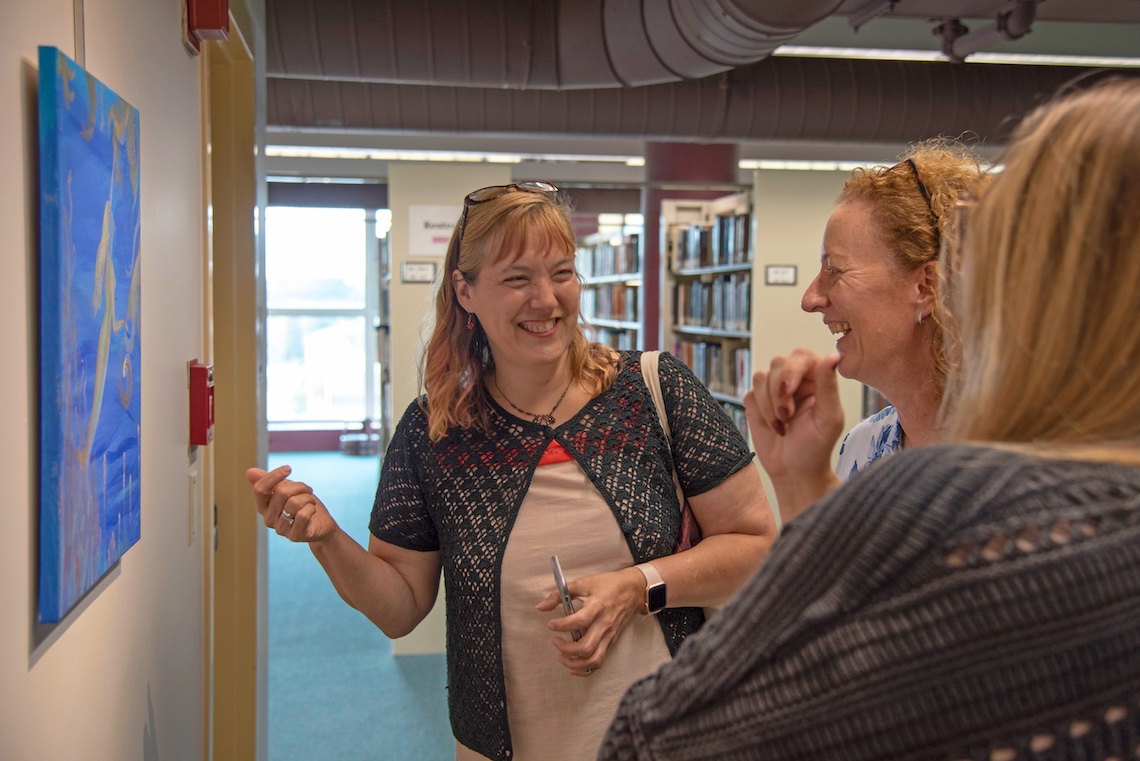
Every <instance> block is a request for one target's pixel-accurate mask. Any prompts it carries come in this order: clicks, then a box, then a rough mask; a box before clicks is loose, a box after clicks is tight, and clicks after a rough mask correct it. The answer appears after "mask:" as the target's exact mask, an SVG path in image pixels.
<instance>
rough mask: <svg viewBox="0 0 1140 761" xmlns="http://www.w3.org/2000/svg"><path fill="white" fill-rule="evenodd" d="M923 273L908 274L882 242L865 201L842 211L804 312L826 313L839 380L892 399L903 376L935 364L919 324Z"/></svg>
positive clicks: (828, 233) (826, 240) (830, 225)
mask: <svg viewBox="0 0 1140 761" xmlns="http://www.w3.org/2000/svg"><path fill="white" fill-rule="evenodd" d="M924 278H925V275H924V273H923V271H922V269H921V268H920V269H918V270H916V271H915V272H914V273H903V272H900V271H899V268H898V265H897V264H895V262H894V260H893V258H892V255H891V250H890V248H888V247H887V245H886V244H885V243H884V242H883V241H882V239H881V238H880V237H879V234H878V232H877V229H876V227H875V224H874V222H873V220H872V216H871V207H870V206H869V205H868V204H865V203H861V202H858V201H853V202H847V203H842V204H840V205H839V206H837V207H835V210H834V211H833V212H832V213H831V217H830V218H829V219H828V221H827V228H826V229H825V231H824V234H823V249H822V251H821V253H820V271H819V274H818V275H816V277H815V279H814V280H812V282H811V284H810V285H809V286H808V289H807V291H806V292H805V293H804V296H803V300H802V301H801V303H800V305H801V307H802V308H803V310H804V311H805V312H819V313H820V314H821V315H822V316H823V321H824V323H825V324H826V325H827V326H828V328H829V329H830V330H831V332H832V333H833V334H835V335H836V336H837V337H838V338H837V340H836V342H835V348H836V350H838V352H839V355H840V359H839V366H838V369H839V373H840V374H841V375H843V376H844V377H845V378H852V379H854V380H858V381H861V382H862V383H866V384H867V385H869V386H872V387H874V388H877V389H879V390H880V391H884V392H885V390H886V389H889V388H890V387H891V385H892V381H893V380H896V379H897V378H898V376H899V373H900V371H901V368H903V367H906V366H913V363H914V362H915V361H917V360H921V361H923V362H926V363H929V362H930V348H929V345H928V341H927V340H926V339H925V338H924V331H923V329H922V327H921V326H920V325H919V324H918V314H919V312H920V310H923V309H927V310H928V309H929V307H927V306H926V304H925V303H924V300H923V298H922V294H923V288H922V283H923V281H924Z"/></svg>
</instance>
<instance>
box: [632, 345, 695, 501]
mask: <svg viewBox="0 0 1140 761" xmlns="http://www.w3.org/2000/svg"><path fill="white" fill-rule="evenodd" d="M660 357H661V352H659V351H644V352H642V353H641V377H642V378H643V379H644V380H645V385H646V386H648V387H649V395H650V396H652V397H653V406H654V407H656V408H657V418H658V419H659V420H660V421H661V427H662V428H663V429H665V437H666V438H667V439H668V440H669V448H670V449H672V448H673V432H672V431H670V430H669V418H668V417H667V416H666V414H665V400H664V398H663V397H662V396H661V378H660V376H659V374H658V372H657V365H658V359H659V358H660ZM673 486H675V487H676V488H677V504H678V505H680V506H681V507H682V508H684V507H685V492H684V490H683V489H682V488H681V482H680V481H678V480H677V469H676V468H673Z"/></svg>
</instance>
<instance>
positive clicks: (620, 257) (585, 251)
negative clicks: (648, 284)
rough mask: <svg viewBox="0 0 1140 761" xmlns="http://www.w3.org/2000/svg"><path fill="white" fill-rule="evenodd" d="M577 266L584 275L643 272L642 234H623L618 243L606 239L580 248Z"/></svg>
mask: <svg viewBox="0 0 1140 761" xmlns="http://www.w3.org/2000/svg"><path fill="white" fill-rule="evenodd" d="M577 259H578V260H577V263H576V266H577V268H578V273H579V274H580V275H582V277H602V276H605V275H624V274H640V273H641V236H640V235H637V234H629V235H625V236H622V238H621V240H620V242H618V243H617V244H616V245H615V244H614V242H613V241H610V240H605V241H599V242H597V243H592V244H590V245H588V246H583V247H581V248H579V249H578V256H577Z"/></svg>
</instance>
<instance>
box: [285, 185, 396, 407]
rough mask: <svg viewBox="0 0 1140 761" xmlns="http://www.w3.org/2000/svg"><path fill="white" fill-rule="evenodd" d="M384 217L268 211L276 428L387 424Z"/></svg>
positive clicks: (320, 210) (359, 212)
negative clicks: (382, 340) (382, 386)
mask: <svg viewBox="0 0 1140 761" xmlns="http://www.w3.org/2000/svg"><path fill="white" fill-rule="evenodd" d="M379 284H380V276H379V245H378V244H377V238H376V215H375V214H373V213H371V212H365V211H364V210H362V209H331V208H301V207H287V206H271V207H269V208H268V209H266V224H265V292H266V309H267V320H266V336H265V339H266V358H267V366H266V386H267V388H266V416H267V422H268V423H269V425H270V427H271V429H272V428H305V427H311V428H319V427H324V428H327V427H343V426H345V425H346V424H349V425H356V424H359V423H361V422H362V421H366V420H379V417H380V409H379V405H378V400H377V396H378V393H379V389H378V388H377V378H378V376H379V373H378V372H377V371H376V368H377V366H378V365H377V363H378V361H379V358H378V357H377V341H376V326H377V325H378V324H379V306H378V305H379V302H380V299H379Z"/></svg>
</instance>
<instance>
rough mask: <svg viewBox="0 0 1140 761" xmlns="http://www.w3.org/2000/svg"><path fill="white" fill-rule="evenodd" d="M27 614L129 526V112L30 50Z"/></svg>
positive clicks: (135, 343) (134, 346)
mask: <svg viewBox="0 0 1140 761" xmlns="http://www.w3.org/2000/svg"><path fill="white" fill-rule="evenodd" d="M39 63H40V71H39V99H40V101H39V139H40V535H39V590H38V600H39V620H40V621H41V622H43V623H54V622H57V621H59V620H61V619H62V617H63V616H64V615H66V613H67V612H68V611H69V610H70V609H71V608H72V607H74V605H75V604H76V602H78V601H79V600H80V599H81V598H82V597H83V595H84V594H86V593H87V592H88V591H89V590H90V589H91V588H92V587H93V586H94V585H95V584H96V582H98V581H99V579H100V578H101V577H102V576H103V575H104V574H105V573H106V572H107V571H108V570H109V569H110V568H111V566H112V565H113V564H114V563H116V562H118V560H119V558H120V557H122V555H123V553H125V552H126V551H127V550H128V549H129V548H130V547H131V546H132V545H134V544H135V543H136V542H137V541H138V540H139V535H140V525H139V524H140V501H141V500H140V495H141V491H140V485H139V476H140V446H139V444H140V442H139V439H140V432H141V427H140V410H141V404H140V401H141V400H140V392H141V388H142V384H141V378H140V375H139V372H140V370H141V368H142V363H141V334H140V317H141V311H140V298H141V280H140V277H139V274H140V273H139V221H140V214H139V170H140V167H139V112H138V111H137V110H136V109H135V108H134V107H132V106H131V105H130V104H129V103H127V102H126V101H125V100H123V99H122V98H120V97H119V96H118V95H116V94H115V93H114V92H113V91H111V90H110V88H108V87H107V86H106V85H104V84H103V83H102V82H100V81H99V80H97V79H96V78H95V77H94V76H92V75H91V74H90V73H88V72H87V71H85V70H84V69H83V68H81V67H80V66H79V65H78V64H77V63H76V62H75V61H73V60H71V59H70V58H68V57H67V56H65V55H64V54H63V53H61V52H60V51H59V50H58V49H56V48H53V47H41V48H40V50H39Z"/></svg>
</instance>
